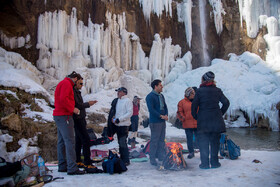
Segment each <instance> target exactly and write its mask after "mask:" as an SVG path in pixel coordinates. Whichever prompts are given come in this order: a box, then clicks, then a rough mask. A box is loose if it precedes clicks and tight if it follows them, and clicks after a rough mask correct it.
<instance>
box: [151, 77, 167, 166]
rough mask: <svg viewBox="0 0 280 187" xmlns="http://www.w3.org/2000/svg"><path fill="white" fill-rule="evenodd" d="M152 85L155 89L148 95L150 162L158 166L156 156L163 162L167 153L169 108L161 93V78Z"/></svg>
mask: <svg viewBox="0 0 280 187" xmlns="http://www.w3.org/2000/svg"><path fill="white" fill-rule="evenodd" d="M151 87H152V89H153V90H152V91H151V92H150V93H149V94H148V95H147V97H146V103H147V106H148V110H149V116H150V118H149V123H150V124H149V125H150V129H151V141H150V164H151V165H154V166H157V165H158V163H157V161H156V157H158V161H160V162H162V161H163V159H164V158H165V155H166V152H165V142H164V139H165V133H166V132H165V131H166V121H167V120H168V109H167V105H166V103H165V99H164V96H163V95H162V94H161V92H162V88H163V86H162V84H161V80H158V79H156V80H154V81H153V82H152V83H151Z"/></svg>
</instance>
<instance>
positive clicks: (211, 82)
mask: <svg viewBox="0 0 280 187" xmlns="http://www.w3.org/2000/svg"><path fill="white" fill-rule="evenodd" d="M203 86H215V87H216V83H215V82H214V81H210V82H209V81H206V82H204V83H202V84H201V85H200V87H203Z"/></svg>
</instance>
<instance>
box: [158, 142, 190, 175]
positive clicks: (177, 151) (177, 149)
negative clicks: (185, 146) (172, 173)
mask: <svg viewBox="0 0 280 187" xmlns="http://www.w3.org/2000/svg"><path fill="white" fill-rule="evenodd" d="M162 165H163V167H164V169H169V170H182V169H185V168H186V167H187V164H186V161H185V159H184V157H183V153H182V146H181V144H179V143H175V142H174V143H171V144H169V146H168V153H167V155H166V157H165V159H164V160H163V163H162Z"/></svg>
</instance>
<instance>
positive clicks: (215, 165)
mask: <svg viewBox="0 0 280 187" xmlns="http://www.w3.org/2000/svg"><path fill="white" fill-rule="evenodd" d="M219 167H221V163H220V162H218V164H213V165H212V164H211V168H219Z"/></svg>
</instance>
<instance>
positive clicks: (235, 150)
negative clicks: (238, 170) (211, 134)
mask: <svg viewBox="0 0 280 187" xmlns="http://www.w3.org/2000/svg"><path fill="white" fill-rule="evenodd" d="M220 155H221V156H223V157H228V158H229V159H231V160H235V159H237V158H238V157H239V156H240V155H241V153H240V147H239V146H238V145H236V144H235V143H234V142H233V141H232V140H231V139H229V138H227V135H226V134H221V138H220Z"/></svg>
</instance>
